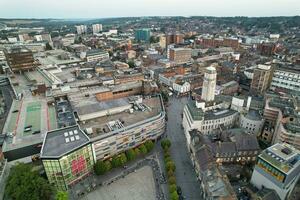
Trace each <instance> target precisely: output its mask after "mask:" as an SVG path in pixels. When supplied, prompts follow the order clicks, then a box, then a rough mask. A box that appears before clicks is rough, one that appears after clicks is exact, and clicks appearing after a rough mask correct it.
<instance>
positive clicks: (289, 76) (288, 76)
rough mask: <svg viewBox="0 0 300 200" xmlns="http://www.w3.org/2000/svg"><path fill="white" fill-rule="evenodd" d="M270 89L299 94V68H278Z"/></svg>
mask: <svg viewBox="0 0 300 200" xmlns="http://www.w3.org/2000/svg"><path fill="white" fill-rule="evenodd" d="M270 89H272V90H275V91H284V92H296V93H298V94H299V93H300V68H296V67H295V68H288V67H280V68H277V69H275V71H274V75H273V78H272V82H271V87H270Z"/></svg>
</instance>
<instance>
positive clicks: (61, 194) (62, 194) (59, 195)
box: [55, 191, 69, 200]
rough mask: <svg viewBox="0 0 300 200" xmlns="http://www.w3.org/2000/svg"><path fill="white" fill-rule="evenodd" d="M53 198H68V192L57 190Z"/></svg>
mask: <svg viewBox="0 0 300 200" xmlns="http://www.w3.org/2000/svg"><path fill="white" fill-rule="evenodd" d="M55 199H56V200H68V199H69V194H68V192H64V191H57V193H56V195H55Z"/></svg>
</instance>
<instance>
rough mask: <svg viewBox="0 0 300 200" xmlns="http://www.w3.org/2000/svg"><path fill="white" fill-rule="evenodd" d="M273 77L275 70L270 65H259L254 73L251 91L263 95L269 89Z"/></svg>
mask: <svg viewBox="0 0 300 200" xmlns="http://www.w3.org/2000/svg"><path fill="white" fill-rule="evenodd" d="M272 77H273V68H272V67H271V66H269V65H258V66H257V68H256V69H254V72H253V79H252V82H251V87H250V89H251V91H252V92H255V93H258V94H263V93H264V92H265V91H266V90H267V89H268V88H269V87H270V84H271V81H272Z"/></svg>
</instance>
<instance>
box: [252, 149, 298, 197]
mask: <svg viewBox="0 0 300 200" xmlns="http://www.w3.org/2000/svg"><path fill="white" fill-rule="evenodd" d="M299 177H300V152H299V150H297V149H295V148H293V147H292V146H291V145H288V144H285V143H283V144H279V143H278V144H275V145H273V146H271V147H269V148H267V149H265V150H264V151H263V152H262V153H261V154H260V155H259V156H258V160H257V163H256V165H255V168H254V170H253V173H252V177H251V183H252V184H253V185H254V186H255V187H257V188H258V189H262V188H263V187H265V188H269V189H273V190H275V191H276V192H277V194H278V196H279V197H280V199H282V200H285V199H289V196H290V194H291V192H292V191H293V189H294V187H295V185H296V183H297V181H298V179H299Z"/></svg>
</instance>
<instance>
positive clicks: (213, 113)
mask: <svg viewBox="0 0 300 200" xmlns="http://www.w3.org/2000/svg"><path fill="white" fill-rule="evenodd" d="M217 107H219V108H215V109H213V110H208V111H203V109H202V108H198V107H197V105H196V103H195V102H193V101H190V102H189V103H188V104H187V105H186V106H185V107H184V110H183V120H182V126H183V128H184V133H185V136H186V139H187V145H190V141H191V140H190V136H189V131H190V130H192V129H197V130H199V131H200V132H201V133H203V134H210V133H212V132H213V131H214V130H217V129H220V128H227V127H228V128H230V127H232V126H233V125H234V124H235V123H236V122H237V119H238V117H239V113H238V112H237V111H235V110H232V109H227V108H222V104H220V105H217Z"/></svg>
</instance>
